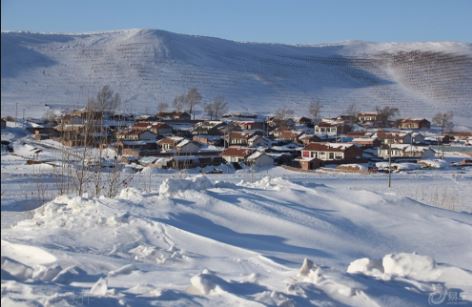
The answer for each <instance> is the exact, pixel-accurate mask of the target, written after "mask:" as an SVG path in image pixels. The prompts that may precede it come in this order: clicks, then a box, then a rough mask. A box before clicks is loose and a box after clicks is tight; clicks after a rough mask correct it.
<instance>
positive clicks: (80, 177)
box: [76, 100, 93, 196]
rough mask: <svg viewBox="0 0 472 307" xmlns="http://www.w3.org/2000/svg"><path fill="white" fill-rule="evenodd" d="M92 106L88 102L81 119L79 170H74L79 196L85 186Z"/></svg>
mask: <svg viewBox="0 0 472 307" xmlns="http://www.w3.org/2000/svg"><path fill="white" fill-rule="evenodd" d="M91 105H92V102H91V101H90V100H89V102H88V103H87V106H86V107H85V113H84V114H85V118H83V119H82V120H83V124H82V138H83V139H82V145H83V148H82V154H81V156H80V169H78V170H76V177H77V191H78V194H79V196H82V195H83V194H84V189H85V184H86V182H87V178H86V176H87V172H86V161H87V160H88V154H89V152H88V146H89V143H90V137H91V131H92V114H93V113H92V112H90V110H89V106H91Z"/></svg>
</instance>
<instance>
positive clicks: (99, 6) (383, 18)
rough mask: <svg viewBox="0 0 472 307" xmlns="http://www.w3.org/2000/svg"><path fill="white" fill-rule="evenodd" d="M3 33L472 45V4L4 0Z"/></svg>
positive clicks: (434, 0) (457, 0)
mask: <svg viewBox="0 0 472 307" xmlns="http://www.w3.org/2000/svg"><path fill="white" fill-rule="evenodd" d="M1 3H2V7H1V9H2V16H1V17H2V22H1V24H2V31H5V30H27V31H34V32H91V31H103V30H116V29H128V28H151V29H163V30H168V31H172V32H178V33H187V34H198V35H207V36H215V37H221V38H227V39H232V40H237V41H257V42H278V43H289V44H296V43H301V44H306V43H322V42H334V41H342V40H351V39H356V40H367V41H438V40H452V41H466V42H470V41H472V39H471V38H472V0H443V1H440V0H409V1H406V0H390V1H381V0H329V1H328V0H325V1H316V0H311V1H309V0H292V1H289V0H272V1H269V0H233V1H230V0H227V1H225V0H199V1H197V0H187V1H184V0H154V1H152V0H134V1H131V0H130V1H120V0H76V1H74V0H2V2H1Z"/></svg>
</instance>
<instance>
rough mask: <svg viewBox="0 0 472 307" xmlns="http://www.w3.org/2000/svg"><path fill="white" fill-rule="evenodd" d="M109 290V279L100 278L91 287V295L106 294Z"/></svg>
mask: <svg viewBox="0 0 472 307" xmlns="http://www.w3.org/2000/svg"><path fill="white" fill-rule="evenodd" d="M107 292H108V279H106V278H100V279H99V280H98V281H97V282H96V283H95V284H94V285H93V286H92V288H91V289H90V294H91V295H96V296H104V295H107Z"/></svg>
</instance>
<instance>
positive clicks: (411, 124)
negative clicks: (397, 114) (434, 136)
mask: <svg viewBox="0 0 472 307" xmlns="http://www.w3.org/2000/svg"><path fill="white" fill-rule="evenodd" d="M397 127H398V128H399V129H429V128H431V123H430V122H429V120H427V119H424V118H405V119H400V120H398V121H397Z"/></svg>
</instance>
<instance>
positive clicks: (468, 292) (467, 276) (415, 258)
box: [347, 253, 472, 300]
mask: <svg viewBox="0 0 472 307" xmlns="http://www.w3.org/2000/svg"><path fill="white" fill-rule="evenodd" d="M347 272H348V273H350V274H363V275H367V276H372V277H374V278H377V279H381V280H392V279H402V280H409V281H411V282H412V283H414V284H418V283H419V284H420V285H421V286H422V287H423V288H430V289H431V290H434V289H435V285H434V284H432V283H437V284H444V285H445V286H446V287H447V288H459V289H461V290H462V293H461V296H462V298H463V299H466V300H471V299H472V273H471V272H470V271H467V270H464V269H462V268H458V267H454V266H449V265H446V264H438V263H436V262H435V261H434V259H433V258H431V257H429V256H423V255H417V254H409V253H398V254H387V255H385V256H384V257H383V259H382V260H371V259H369V258H361V259H357V260H355V261H353V262H351V263H350V264H349V266H348V268H347Z"/></svg>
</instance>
